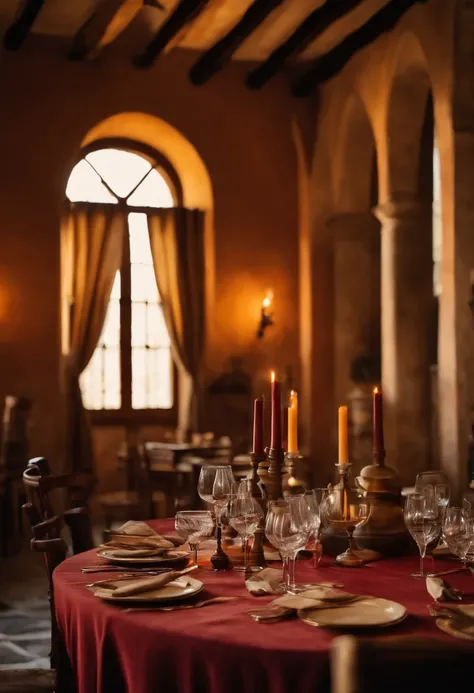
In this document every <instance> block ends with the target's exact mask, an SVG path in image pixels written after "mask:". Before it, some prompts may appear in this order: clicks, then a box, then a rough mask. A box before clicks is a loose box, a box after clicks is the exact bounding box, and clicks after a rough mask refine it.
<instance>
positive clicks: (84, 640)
mask: <svg viewBox="0 0 474 693" xmlns="http://www.w3.org/2000/svg"><path fill="white" fill-rule="evenodd" d="M149 524H150V526H151V527H152V528H153V529H154V530H155V531H157V532H158V533H161V534H170V533H172V532H173V529H174V522H173V520H155V521H150V522H149ZM204 563H205V565H203V567H201V568H199V569H197V570H195V571H194V572H193V573H192V575H193V577H195V578H197V579H198V580H200V581H202V582H203V583H204V590H203V592H201V594H200V595H199V599H207V598H211V597H215V596H226V597H229V596H230V597H234V599H233V600H231V601H228V602H225V603H218V604H213V605H209V606H206V607H203V608H197V609H189V610H177V611H168V612H165V611H158V610H153V609H150V610H148V611H133V610H131V611H126V610H125V609H124V608H123V607H121V606H118V605H115V604H110V603H106V602H103V601H101V600H100V599H99V598H97V597H96V596H94V594H93V593H92V591H90V590H89V589H87V588H86V584H87V583H90V582H92V581H93V580H98V579H101V578H106V577H107V573H99V574H98V575H97V574H92V575H91V574H83V573H82V572H81V567H83V566H86V565H88V566H90V565H95V564H97V565H101V564H103V565H104V566H105V561H104V560H103V559H102V558H100V557H98V556H97V552H96V550H92V551H88V552H85V553H82V554H78V555H75V556H72V557H71V558H68V559H66V560H65V561H64V562H63V563H61V564H60V565H59V566H58V567H57V569H56V570H55V572H54V574H53V581H54V599H55V609H56V618H57V623H58V627H59V631H60V634H61V636H62V639H63V642H64V645H65V648H66V651H67V655H68V657H69V660H70V666H71V668H72V671H73V672H74V676H75V679H76V684H77V692H78V693H94V692H97V693H106V692H107V693H155V692H156V693H287V692H289V691H297V692H298V693H327V692H328V691H329V690H330V648H331V642H332V640H333V639H334V638H335V637H337V636H338V635H341V631H338V630H330V629H327V628H318V627H313V626H311V625H309V624H307V623H305V622H303V621H302V620H300V619H299V618H297V617H294V618H292V619H287V620H282V621H277V622H275V623H259V622H256V621H254V620H253V619H252V618H250V616H249V615H248V613H247V612H248V611H249V610H251V609H254V608H256V607H260V606H264V605H267V604H269V603H270V602H271V601H273V599H275V595H265V596H252V595H251V594H250V593H249V591H248V590H247V588H246V586H245V578H244V574H243V573H242V572H237V571H233V570H226V571H213V570H212V569H211V568H210V566H209V565H208V563H207V562H206V561H205V562H204ZM432 563H433V564H434V567H433V565H431V564H432ZM426 564H427V568H428V570H436V572H438V571H443V570H449V569H452V568H453V565H454V566H455V564H453V562H452V561H448V560H446V559H442V560H441V559H436V561H434V560H433V559H429V558H428V559H426ZM272 565H273V566H275V567H278V564H277V563H275V564H272ZM418 567H419V558H418V557H417V556H406V557H398V558H385V559H382V560H379V561H374V562H372V563H367V564H365V565H364V566H363V567H352V568H347V567H343V566H339V565H337V564H335V563H334V559H332V558H330V557H323V559H322V561H321V562H320V564H319V566H317V567H314V565H313V562H312V561H311V560H299V561H298V565H297V580H298V582H306V583H314V582H332V583H340V584H343V585H344V589H345V590H347V591H349V592H352V593H357V594H363V595H372V596H375V597H382V598H386V599H389V600H393V601H396V602H399V603H401V604H402V605H403V606H405V608H406V610H407V617H406V619H405V620H404V621H402V622H401V623H398V624H397V625H394V626H393V627H387V628H384V629H380V628H379V629H377V630H375V631H374V630H367V631H363V632H361V631H359V634H360V635H362V636H364V634H368V635H371V636H373V635H374V633H375V634H377V636H379V637H381V638H389V637H390V636H391V635H394V634H397V635H406V636H413V637H418V638H419V637H424V638H435V639H438V640H439V639H441V640H445V641H450V642H453V638H452V637H450V636H449V635H447V634H445V633H443V632H441V631H440V630H439V629H438V627H437V625H436V622H435V619H434V618H433V617H432V616H430V613H429V606H430V604H432V603H433V599H432V598H431V597H430V595H429V594H428V592H427V590H426V584H425V580H416V579H413V578H411V577H410V573H412V572H414V571H415V570H417V569H418ZM111 577H113V574H111ZM446 579H447V580H449V583H450V585H451V586H452V587H455V588H459V589H462V590H463V591H464V597H463V603H469V602H473V601H474V577H473V575H472V574H471V573H470V572H458V573H454V574H452V575H449V576H447V577H446ZM472 645H473V654H474V643H472Z"/></svg>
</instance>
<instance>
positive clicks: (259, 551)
mask: <svg viewBox="0 0 474 693" xmlns="http://www.w3.org/2000/svg"><path fill="white" fill-rule="evenodd" d="M265 460H266V457H265V454H262V453H260V454H259V453H257V452H255V451H254V452H251V453H250V463H251V465H252V476H251V488H252V490H251V493H252V496H253V498H255V499H256V500H257V501H258V502H259V504H260V506H261V508H262V510H263V513H264V514H263V518H262V519H261V520H260V522H259V524H258V528H257V530H256V531H255V536H254V540H253V546H252V550H251V551H250V565H251V566H257V567H260V568H265V567H266V565H267V564H266V561H265V552H264V546H263V544H264V540H265V513H266V509H267V502H266V496H265V492H264V490H263V489H262V487H261V484H260V480H259V476H258V467H259V464H260V463H261V462H265Z"/></svg>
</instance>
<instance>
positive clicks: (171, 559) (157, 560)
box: [97, 549, 189, 565]
mask: <svg viewBox="0 0 474 693" xmlns="http://www.w3.org/2000/svg"><path fill="white" fill-rule="evenodd" d="M97 555H98V556H100V558H105V560H106V561H108V562H109V563H113V564H117V565H142V564H143V563H146V564H148V565H149V564H153V565H157V564H160V565H175V564H176V563H183V561H185V560H186V559H187V558H189V551H173V550H169V551H168V552H167V554H166V556H127V557H125V556H123V557H120V556H114V555H113V551H112V550H111V549H100V551H97Z"/></svg>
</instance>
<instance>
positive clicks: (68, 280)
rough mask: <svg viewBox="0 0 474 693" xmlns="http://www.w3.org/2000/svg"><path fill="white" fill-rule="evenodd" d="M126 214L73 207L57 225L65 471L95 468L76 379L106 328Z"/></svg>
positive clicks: (114, 209)
mask: <svg viewBox="0 0 474 693" xmlns="http://www.w3.org/2000/svg"><path fill="white" fill-rule="evenodd" d="M126 223H127V217H126V210H124V209H123V208H121V207H119V206H118V205H110V206H105V205H104V206H103V207H102V206H99V205H96V204H94V205H87V204H75V205H73V206H72V207H71V209H70V210H69V211H68V212H67V213H66V214H65V215H64V217H63V220H62V225H61V254H62V282H63V298H64V300H65V301H66V305H65V306H64V309H65V312H66V316H65V317H66V322H67V328H66V329H65V331H64V332H63V340H65V342H66V343H63V352H64V363H63V366H64V371H63V376H64V390H65V396H66V407H65V408H66V411H65V415H66V435H67V438H66V452H67V459H66V465H65V466H66V468H67V469H68V470H72V471H81V470H86V469H87V470H89V469H92V468H93V449H92V437H91V428H90V424H89V419H88V414H87V412H86V411H85V409H84V407H83V405H82V395H81V389H80V385H79V377H80V375H81V373H82V371H83V370H84V369H85V367H86V366H87V364H88V363H89V361H90V359H91V357H92V355H93V353H94V349H95V347H96V346H97V342H98V341H99V337H100V334H101V332H102V327H103V325H104V321H105V316H106V313H107V307H108V303H109V298H110V293H111V291H112V286H113V282H114V278H115V273H116V271H117V270H118V269H119V267H120V263H121V258H122V247H123V238H124V233H125V230H126Z"/></svg>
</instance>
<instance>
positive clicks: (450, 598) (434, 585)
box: [426, 577, 459, 602]
mask: <svg viewBox="0 0 474 693" xmlns="http://www.w3.org/2000/svg"><path fill="white" fill-rule="evenodd" d="M426 589H427V590H428V594H430V595H431V596H432V597H433V599H434V600H435V602H457V601H459V594H458V592H457V590H453V588H452V587H451V585H449V584H448V583H447V582H446V580H442V579H441V578H437V577H427V578H426Z"/></svg>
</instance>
